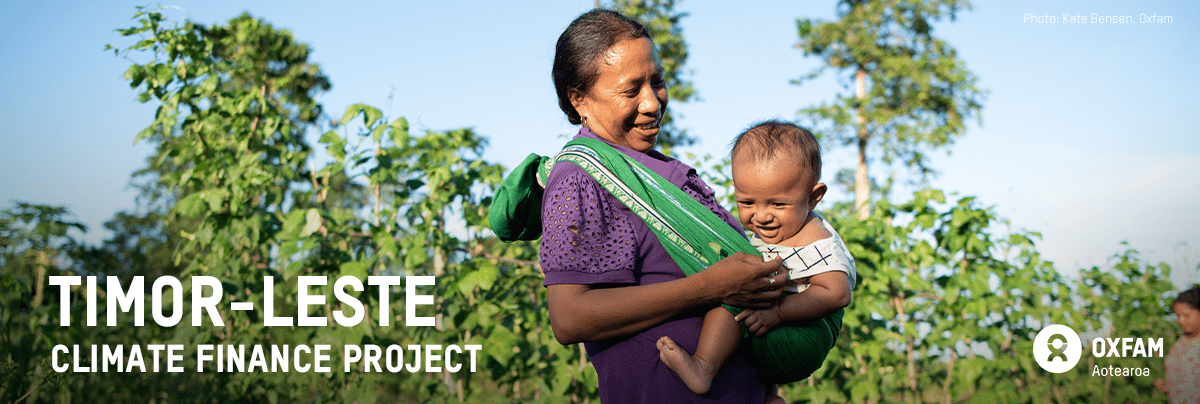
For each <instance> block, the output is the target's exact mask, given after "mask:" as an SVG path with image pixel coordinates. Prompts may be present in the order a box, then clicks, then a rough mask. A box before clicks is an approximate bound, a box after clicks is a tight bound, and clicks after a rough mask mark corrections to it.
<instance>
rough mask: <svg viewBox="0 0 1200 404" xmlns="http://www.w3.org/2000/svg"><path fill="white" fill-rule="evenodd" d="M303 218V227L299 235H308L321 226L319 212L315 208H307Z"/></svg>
mask: <svg viewBox="0 0 1200 404" xmlns="http://www.w3.org/2000/svg"><path fill="white" fill-rule="evenodd" d="M305 219H306V220H305V223H304V229H303V230H300V237H308V236H310V235H312V234H313V233H314V232H316V231H317V229H320V228H321V222H322V219H321V212H319V211H317V210H316V209H309V210H308V213H307V214H305Z"/></svg>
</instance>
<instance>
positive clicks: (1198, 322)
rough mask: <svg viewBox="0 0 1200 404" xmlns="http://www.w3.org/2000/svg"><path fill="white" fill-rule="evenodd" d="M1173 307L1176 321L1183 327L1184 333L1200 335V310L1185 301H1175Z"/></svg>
mask: <svg viewBox="0 0 1200 404" xmlns="http://www.w3.org/2000/svg"><path fill="white" fill-rule="evenodd" d="M1171 308H1172V309H1174V311H1175V322H1177V323H1179V326H1180V327H1182V328H1183V335H1186V336H1189V337H1195V336H1196V335H1200V310H1196V309H1195V308H1193V307H1192V306H1190V305H1188V304H1185V303H1175V304H1174V305H1173V306H1172V307H1171Z"/></svg>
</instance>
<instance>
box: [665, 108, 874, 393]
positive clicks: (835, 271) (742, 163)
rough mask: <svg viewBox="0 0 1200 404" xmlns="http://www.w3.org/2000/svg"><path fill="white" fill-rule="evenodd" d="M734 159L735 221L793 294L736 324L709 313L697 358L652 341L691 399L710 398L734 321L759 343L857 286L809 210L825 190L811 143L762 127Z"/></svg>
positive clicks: (844, 299) (778, 126) (736, 329)
mask: <svg viewBox="0 0 1200 404" xmlns="http://www.w3.org/2000/svg"><path fill="white" fill-rule="evenodd" d="M732 158H733V186H734V192H735V195H736V196H737V211H738V219H739V220H740V221H741V223H742V226H744V227H745V228H746V229H747V230H750V231H751V232H753V233H754V235H753V236H752V237H751V239H750V242H751V243H752V244H754V245H755V246H756V247H758V249H759V251H762V253H763V257H764V258H765V259H767V260H770V259H774V258H775V257H782V259H783V261H784V265H785V266H786V267H787V268H788V275H789V279H790V281H789V282H788V285H787V286H786V287H785V289H784V290H785V291H789V292H795V293H790V294H785V296H784V297H783V298H782V299H781V300H780V302H779V304H777V305H776V306H774V307H772V308H770V309H767V310H744V311H742V312H741V313H739V314H738V315H737V316H736V317H734V315H733V314H731V313H730V312H729V311H728V310H726V309H725V308H722V307H717V308H714V309H712V310H710V311H709V312H708V314H707V315H706V316H705V318H704V327H703V328H702V329H701V332H700V341H699V345H698V346H697V348H696V353H695V355H689V354H688V353H687V351H685V350H683V349H681V348H680V347H679V346H678V345H676V343H675V341H672V340H671V339H670V338H669V337H662V338H661V339H659V340H658V350H659V357H660V358H661V360H662V361H663V362H664V363H666V365H667V367H668V368H670V369H671V370H672V371H674V372H675V374H677V375H678V376H679V378H680V379H682V380H683V382H684V384H686V385H687V387H688V388H689V389H690V390H692V392H695V393H696V394H704V393H706V392H707V391H708V389H709V387H710V386H711V385H712V379H713V376H714V375H716V373H717V370H719V369H720V368H721V365H722V364H724V363H725V360H726V359H729V357H730V355H732V354H733V352H734V350H736V349H737V347H738V344H739V343H741V341H742V327H741V326H740V325H739V324H738V322H743V323H744V324H745V326H746V329H747V330H748V331H749V332H750V333H751V334H754V335H756V336H763V335H766V334H767V333H768V332H770V331H771V330H772V329H774V328H775V327H777V326H779V325H780V324H784V326H785V327H786V326H787V324H786V323H787V322H790V321H800V320H811V319H818V318H822V317H825V316H828V315H830V314H832V313H833V312H835V311H838V310H839V309H841V308H843V307H846V306H847V305H849V304H850V300H851V289H852V288H853V287H854V283H855V271H854V259H853V258H852V257H851V256H850V254H849V252H847V251H846V246H845V244H843V243H842V240H841V238H840V237H838V235H837V232H836V231H834V229H833V227H830V225H829V224H828V223H827V222H826V221H825V220H824V218H823V217H822V216H821V215H820V214H818V213H816V212H814V211H813V207H815V206H816V205H817V202H820V201H821V198H822V197H823V196H825V191H826V189H827V188H826V186H825V184H823V183H820V182H818V180H819V178H820V177H821V149H820V146H819V145H818V144H817V140H816V138H814V137H813V135H812V134H811V133H809V132H808V131H807V130H805V129H803V128H801V127H799V126H796V125H793V124H790V123H786V122H780V121H767V122H763V123H760V124H757V125H754V126H753V127H751V128H750V129H747V130H746V131H745V132H743V133H742V134H740V135H738V136H737V138H736V139H734V141H733V151H732ZM814 349H819V348H814ZM818 366H819V364H818ZM768 401H782V399H779V398H778V397H770V400H768Z"/></svg>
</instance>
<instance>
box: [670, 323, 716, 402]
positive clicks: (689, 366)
mask: <svg viewBox="0 0 1200 404" xmlns="http://www.w3.org/2000/svg"><path fill="white" fill-rule="evenodd" d="M656 345H657V346H658V358H659V359H661V360H662V361H663V363H666V364H667V368H669V369H671V371H673V372H675V374H676V375H678V376H679V378H680V379H682V380H683V384H684V385H687V387H688V390H691V391H692V392H693V393H696V394H704V393H707V392H708V389H709V388H710V387H712V380H713V377H715V376H716V374H717V371H716V369H713V366H712V365H711V364H709V363H708V361H706V360H704V358H700V357H696V356H692V355H691V354H688V353H687V351H685V350H684V349H683V348H680V347H679V345H677V344H675V341H673V340H671V338H670V337H665V336H664V337H662V338H659V339H658V342H657V343H656Z"/></svg>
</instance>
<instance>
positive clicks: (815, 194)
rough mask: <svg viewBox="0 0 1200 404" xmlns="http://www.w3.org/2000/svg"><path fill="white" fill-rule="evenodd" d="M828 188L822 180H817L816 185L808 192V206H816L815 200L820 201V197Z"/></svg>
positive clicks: (823, 195) (822, 196)
mask: <svg viewBox="0 0 1200 404" xmlns="http://www.w3.org/2000/svg"><path fill="white" fill-rule="evenodd" d="M828 190H829V187H827V186H825V183H824V182H818V183H817V185H813V189H812V192H809V193H808V206H810V207H811V206H817V202H820V201H821V198H824V197H825V191H828Z"/></svg>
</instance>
